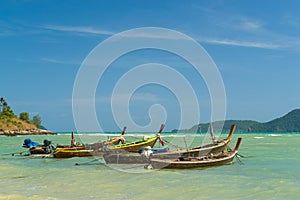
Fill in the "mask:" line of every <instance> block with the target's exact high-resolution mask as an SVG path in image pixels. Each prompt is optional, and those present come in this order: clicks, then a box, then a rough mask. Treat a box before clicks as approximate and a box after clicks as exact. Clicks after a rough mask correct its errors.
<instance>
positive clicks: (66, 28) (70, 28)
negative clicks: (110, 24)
mask: <svg viewBox="0 0 300 200" xmlns="http://www.w3.org/2000/svg"><path fill="white" fill-rule="evenodd" d="M41 28H44V29H48V30H54V31H64V32H75V33H88V34H97V35H113V34H114V33H113V32H111V31H107V30H102V29H96V28H94V27H90V26H58V25H45V26H41Z"/></svg>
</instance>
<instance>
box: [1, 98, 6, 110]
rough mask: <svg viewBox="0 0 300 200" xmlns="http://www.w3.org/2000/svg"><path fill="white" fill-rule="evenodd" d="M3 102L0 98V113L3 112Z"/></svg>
mask: <svg viewBox="0 0 300 200" xmlns="http://www.w3.org/2000/svg"><path fill="white" fill-rule="evenodd" d="M4 102H5V100H4V98H3V97H1V98H0V113H1V112H2V110H3V104H4Z"/></svg>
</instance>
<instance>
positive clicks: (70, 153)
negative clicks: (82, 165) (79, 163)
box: [53, 149, 93, 158]
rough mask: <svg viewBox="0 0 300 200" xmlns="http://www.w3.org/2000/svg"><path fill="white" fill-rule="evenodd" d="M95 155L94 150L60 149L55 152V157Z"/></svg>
mask: <svg viewBox="0 0 300 200" xmlns="http://www.w3.org/2000/svg"><path fill="white" fill-rule="evenodd" d="M88 156H93V150H85V149H84V150H58V151H55V152H54V153H53V157H54V158H71V157H88Z"/></svg>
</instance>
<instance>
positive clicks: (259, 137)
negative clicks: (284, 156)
mask: <svg viewBox="0 0 300 200" xmlns="http://www.w3.org/2000/svg"><path fill="white" fill-rule="evenodd" d="M254 138H255V139H262V138H264V137H261V136H256V137H254Z"/></svg>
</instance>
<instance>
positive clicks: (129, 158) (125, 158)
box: [103, 125, 236, 164]
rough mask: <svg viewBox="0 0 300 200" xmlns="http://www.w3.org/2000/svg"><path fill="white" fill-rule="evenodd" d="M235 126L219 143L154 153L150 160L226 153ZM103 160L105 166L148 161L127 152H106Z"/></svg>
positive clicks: (140, 155) (136, 154)
mask: <svg viewBox="0 0 300 200" xmlns="http://www.w3.org/2000/svg"><path fill="white" fill-rule="evenodd" d="M235 127H236V126H235V125H232V126H231V129H230V132H229V134H228V136H227V138H225V139H223V140H219V141H214V142H213V143H211V144H207V145H203V146H198V147H194V148H191V149H187V150H168V151H162V152H159V151H158V152H154V153H153V155H152V158H157V159H176V158H179V157H189V156H192V157H201V156H206V155H208V154H211V153H212V154H218V153H220V152H222V151H226V149H227V146H228V144H229V143H230V140H231V138H232V135H233V133H234V131H235ZM103 158H104V160H105V162H106V163H107V164H142V163H144V164H147V163H149V159H148V158H146V157H145V156H143V155H142V154H139V153H129V152H125V153H124V152H107V153H105V154H104V155H103Z"/></svg>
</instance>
